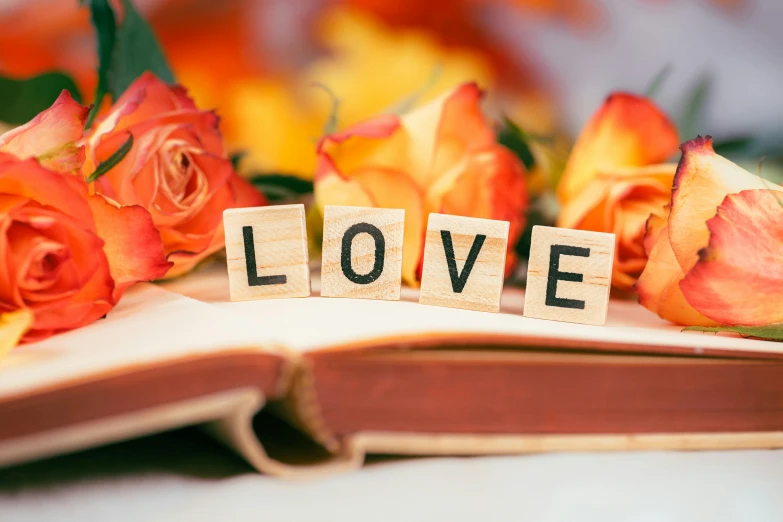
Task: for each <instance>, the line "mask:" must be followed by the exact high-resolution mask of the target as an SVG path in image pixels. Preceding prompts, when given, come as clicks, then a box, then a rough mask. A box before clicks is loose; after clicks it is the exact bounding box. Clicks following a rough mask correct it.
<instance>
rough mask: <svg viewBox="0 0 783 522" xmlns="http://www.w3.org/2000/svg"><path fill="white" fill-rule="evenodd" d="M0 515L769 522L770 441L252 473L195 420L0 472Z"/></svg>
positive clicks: (774, 508) (776, 512) (779, 502)
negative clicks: (701, 448) (289, 475)
mask: <svg viewBox="0 0 783 522" xmlns="http://www.w3.org/2000/svg"><path fill="white" fill-rule="evenodd" d="M0 520H2V521H3V522H12V521H27V520H29V521H33V520H35V521H40V520H57V521H60V522H65V521H70V520H74V521H76V520H78V521H85V520H101V521H106V520H111V521H113V522H119V521H125V520H143V521H145V522H154V521H167V522H170V521H179V520H183V521H198V520H205V521H206V520H209V521H211V520H224V521H232V522H233V521H243V520H253V521H255V520H264V521H288V520H290V521H311V520H339V521H340V522H350V521H370V520H372V521H384V520H421V521H433V520H448V521H450V522H452V521H461V520H466V521H467V520H470V521H475V520H479V521H481V522H490V521H494V520H498V521H509V520H530V521H535V522H549V521H592V520H595V521H600V522H612V521H623V522H636V521H638V522H651V521H665V522H678V521H683V522H698V521H701V520H704V521H710V522H714V521H737V522H740V521H741V522H747V521H754V522H757V521H780V520H783V451H729V452H666V453H663V452H648V453H611V454H610V453H606V454H552V455H533V456H515V457H483V458H420V459H379V458H376V459H373V460H371V461H370V462H369V463H367V464H366V465H365V467H364V468H363V469H361V470H360V471H357V472H353V473H345V474H340V475H333V476H330V477H326V478H320V479H315V480H308V481H291V480H282V479H277V478H273V477H268V476H263V475H259V474H257V473H255V472H253V471H252V470H250V469H249V468H248V467H247V466H246V465H245V463H244V462H243V461H241V460H240V459H238V458H237V457H235V456H234V455H233V454H232V453H231V452H229V451H228V450H226V449H224V448H223V447H221V446H219V445H218V444H217V443H215V442H213V441H212V440H211V439H209V438H208V437H206V436H205V435H204V434H203V433H202V432H200V431H198V430H196V429H193V428H191V429H185V430H180V431H176V432H171V433H166V434H162V435H156V436H153V437H148V438H144V439H139V440H136V441H130V442H125V443H121V444H115V445H112V446H107V447H104V448H98V449H93V450H89V451H85V452H82V453H78V454H74V455H68V456H63V457H58V458H55V459H50V460H47V461H42V462H38V463H33V464H28V465H25V466H21V467H16V468H12V469H8V470H1V471H0Z"/></svg>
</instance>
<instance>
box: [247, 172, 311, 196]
mask: <svg viewBox="0 0 783 522" xmlns="http://www.w3.org/2000/svg"><path fill="white" fill-rule="evenodd" d="M248 181H250V183H252V184H253V186H254V187H256V188H257V189H258V190H260V191H261V192H263V193H264V195H265V196H266V197H267V199H269V201H273V202H276V201H282V200H285V199H291V198H295V197H299V196H304V195H307V194H311V193H312V192H313V182H312V181H308V180H306V179H302V178H298V177H296V176H293V175H290V174H259V175H257V176H253V177H252V178H250V179H249V180H248Z"/></svg>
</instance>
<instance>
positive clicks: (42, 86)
mask: <svg viewBox="0 0 783 522" xmlns="http://www.w3.org/2000/svg"><path fill="white" fill-rule="evenodd" d="M63 90H67V91H69V92H70V93H71V96H72V97H73V99H74V100H76V101H77V102H79V103H81V101H82V97H81V94H80V93H79V89H78V88H77V87H76V83H75V82H74V81H73V79H71V77H70V76H68V75H67V74H65V73H62V72H47V73H43V74H40V75H38V76H33V77H32V78H25V79H18V78H5V77H0V100H2V103H0V121H2V122H4V123H9V124H11V125H21V124H23V123H27V122H28V121H30V120H32V119H33V118H35V116H36V115H38V113H39V112H41V111H43V110H44V109H48V108H49V107H51V106H52V103H54V101H55V100H56V99H57V97H58V96H59V95H60V93H61V92H62V91H63Z"/></svg>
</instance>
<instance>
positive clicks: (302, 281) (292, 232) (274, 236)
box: [223, 205, 310, 301]
mask: <svg viewBox="0 0 783 522" xmlns="http://www.w3.org/2000/svg"><path fill="white" fill-rule="evenodd" d="M223 227H224V228H225V231H226V258H227V259H228V280H229V293H230V296H231V300H232V301H249V300H253V299H274V298H279V297H307V296H309V295H310V266H309V258H308V254H307V228H306V227H305V211H304V205H280V206H272V207H254V208H234V209H228V210H226V211H224V212H223ZM248 258H249V260H248ZM254 258H255V259H254Z"/></svg>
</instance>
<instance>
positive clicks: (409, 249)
mask: <svg viewBox="0 0 783 522" xmlns="http://www.w3.org/2000/svg"><path fill="white" fill-rule="evenodd" d="M353 180H355V181H356V182H357V183H359V184H360V185H361V186H362V188H363V189H364V191H365V193H366V194H367V195H368V196H369V198H370V199H372V201H374V202H375V206H377V207H380V208H404V209H405V232H404V237H403V247H402V279H403V281H404V282H406V283H408V284H409V285H412V286H418V281H417V277H416V270H417V268H418V266H419V259H421V255H422V252H423V249H424V235H423V230H424V212H423V210H422V208H423V205H422V194H421V191H420V190H419V187H418V186H417V185H416V183H414V182H413V180H411V179H410V178H409V177H408V176H406V175H405V174H403V173H402V172H399V171H396V170H385V169H376V168H372V167H369V168H367V169H363V170H360V171H357V172H356V173H354V176H353Z"/></svg>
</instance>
